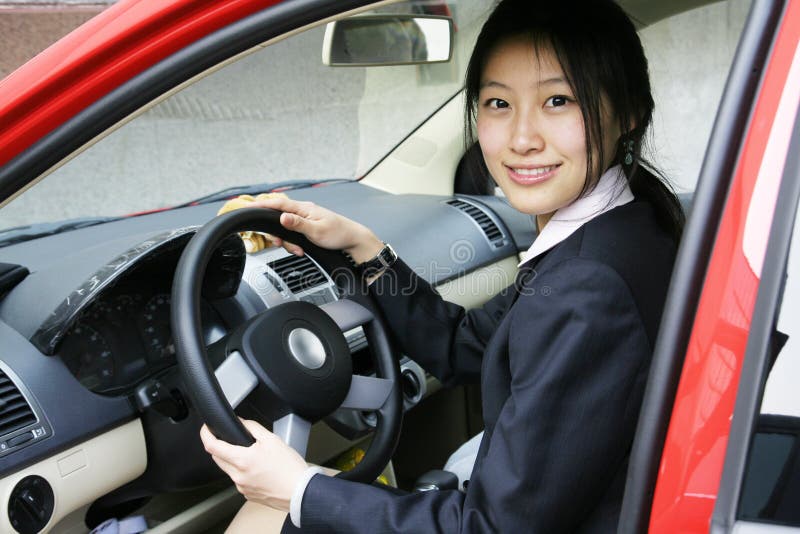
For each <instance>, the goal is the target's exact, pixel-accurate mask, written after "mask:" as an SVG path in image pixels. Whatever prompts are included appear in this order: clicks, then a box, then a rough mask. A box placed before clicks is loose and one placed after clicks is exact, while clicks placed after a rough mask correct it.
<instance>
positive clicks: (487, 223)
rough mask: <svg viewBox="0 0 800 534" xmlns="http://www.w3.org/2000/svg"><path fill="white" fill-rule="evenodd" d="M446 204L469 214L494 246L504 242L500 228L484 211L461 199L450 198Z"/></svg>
mask: <svg viewBox="0 0 800 534" xmlns="http://www.w3.org/2000/svg"><path fill="white" fill-rule="evenodd" d="M446 203H447V204H449V205H451V206H453V207H454V208H456V209H459V210H461V211H463V212H464V213H466V214H467V215H469V216H470V217H471V218H472V220H474V221H475V222H476V223H478V226H480V227H481V230H483V233H484V235H485V236H486V238H487V239H488V240H489V242H490V243H492V244H493V245H494V246H495V247H499V246H502V245H503V243H504V236H503V232H502V231H501V230H500V228H499V227H498V226H497V224H495V222H494V221H493V220H492V219H491V218H490V217H489V216H488V215H487V214H486V212H485V211H483V210H482V209H480V208H479V207H478V206H476V205H475V204H472V203H470V202H464V201H463V200H459V199H457V198H454V199H452V200H448V201H447V202H446Z"/></svg>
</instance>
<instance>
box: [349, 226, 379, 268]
mask: <svg viewBox="0 0 800 534" xmlns="http://www.w3.org/2000/svg"><path fill="white" fill-rule="evenodd" d="M383 247H384V244H383V241H381V240H380V239H378V237H377V236H376V235H375V234H373V233H372V232H370V233H369V235H368V236H366V237H365V238H364V239H361V240H359V242H358V243H357V244H356V245H355V246H352V247H350V248H346V249H344V252H346V253H347V254H349V255H350V257H351V258H353V261H354V262H355V263H356V265H360V264H362V263H364V262H365V261H369V260H371V259H372V258H374V257H375V256H377V255H378V253H379V252H380V251H381V249H383Z"/></svg>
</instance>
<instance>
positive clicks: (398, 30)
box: [322, 14, 453, 67]
mask: <svg viewBox="0 0 800 534" xmlns="http://www.w3.org/2000/svg"><path fill="white" fill-rule="evenodd" d="M452 50H453V21H452V19H450V18H448V17H436V16H420V15H403V14H396V15H360V16H356V17H350V18H347V19H343V20H337V21H335V22H331V23H329V24H328V26H327V27H326V28H325V38H324V40H323V43H322V62H323V63H324V64H325V65H328V66H331V67H366V66H376V65H416V64H421V63H440V62H444V61H449V60H450V57H451V55H452Z"/></svg>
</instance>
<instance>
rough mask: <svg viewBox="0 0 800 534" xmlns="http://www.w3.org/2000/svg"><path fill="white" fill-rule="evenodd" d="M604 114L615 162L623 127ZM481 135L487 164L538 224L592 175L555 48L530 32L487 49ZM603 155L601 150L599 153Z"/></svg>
mask: <svg viewBox="0 0 800 534" xmlns="http://www.w3.org/2000/svg"><path fill="white" fill-rule="evenodd" d="M603 115H604V118H603V124H602V128H603V134H604V139H603V153H604V154H606V155H607V158H606V159H607V160H608V161H604V162H603V167H602V168H603V169H606V168H608V166H609V165H610V164H611V159H612V158H613V154H614V152H615V151H614V144H615V143H616V141H617V139H618V138H619V135H620V132H619V128H618V126H616V124H615V123H616V121H613V120H611V116H610V113H604V114H603ZM477 130H478V141H479V142H480V146H481V150H482V151H483V157H484V159H485V160H486V165H487V166H488V168H489V171H490V172H491V174H492V177H493V178H494V179H495V181H496V182H497V184H498V185H499V186H500V188H501V189H502V190H503V193H505V195H506V197H507V198H508V199H509V201H510V203H511V205H512V206H514V207H515V208H516V209H518V210H520V211H522V212H524V213H529V214H531V215H536V216H537V222H538V224H539V228H542V227H543V226H544V224H546V223H547V221H549V220H550V217H551V216H552V214H553V212H555V211H556V210H557V209H559V208H561V207H563V206H566V205H568V204H570V203H571V202H572V201H574V200H575V199H576V198H578V195H579V194H580V192H581V191H582V190H583V185H584V182H585V180H586V139H585V134H584V127H583V117H582V115H581V110H580V106H579V105H578V103H577V102H576V101H575V98H574V96H573V94H572V91H571V90H570V86H569V83H568V82H567V79H566V76H565V75H564V72H563V70H562V68H561V66H560V65H559V63H558V61H557V60H556V57H555V55H554V54H553V52H552V51H550V50H547V49H540V50H539V51H538V54H537V52H536V51H535V50H534V47H533V45H532V44H531V41H530V39H525V38H512V39H508V40H506V41H503V42H501V43H500V44H499V45H498V46H497V47H496V48H495V49H494V50H493V51H492V52H491V53H490V54H489V56H488V59H487V62H486V66H485V68H484V70H483V76H482V78H481V88H480V92H479V94H478V116H477ZM593 158H594V161H597V151H595V152H594V153H593Z"/></svg>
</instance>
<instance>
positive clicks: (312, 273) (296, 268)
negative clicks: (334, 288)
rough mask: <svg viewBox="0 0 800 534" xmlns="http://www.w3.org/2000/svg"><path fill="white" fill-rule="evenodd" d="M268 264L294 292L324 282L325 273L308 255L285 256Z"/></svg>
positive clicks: (299, 291)
mask: <svg viewBox="0 0 800 534" xmlns="http://www.w3.org/2000/svg"><path fill="white" fill-rule="evenodd" d="M268 265H269V267H270V268H271V269H272V270H274V271H275V272H276V273H277V274H278V276H280V277H281V279H283V281H284V283H286V285H287V286H288V287H289V290H290V291H291V292H292V293H295V294H296V293H301V292H303V291H305V290H306V289H310V288H312V287H317V286H319V285H322V284H324V283H325V282H326V279H325V275H324V274H323V273H322V271H321V270H320V269H319V267H317V264H315V263H314V262H313V261H311V260H310V259H309V258H308V256H294V255H292V256H286V257H284V258H281V259H279V260H275V261H271V262H269V263H268Z"/></svg>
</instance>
